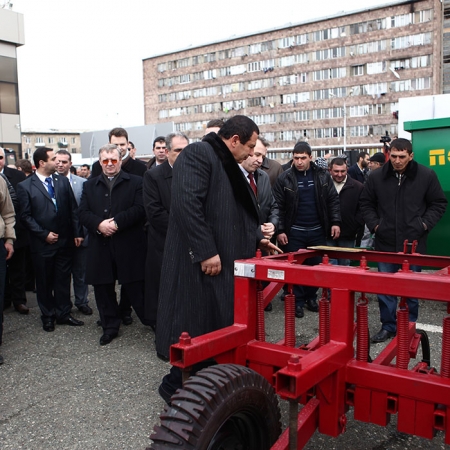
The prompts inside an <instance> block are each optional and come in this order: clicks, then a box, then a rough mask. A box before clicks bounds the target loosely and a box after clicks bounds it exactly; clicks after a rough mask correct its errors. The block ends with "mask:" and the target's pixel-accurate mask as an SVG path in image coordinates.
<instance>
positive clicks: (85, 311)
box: [77, 304, 92, 316]
mask: <svg viewBox="0 0 450 450" xmlns="http://www.w3.org/2000/svg"><path fill="white" fill-rule="evenodd" d="M77 308H78V311H80V313H82V314H84V315H85V316H90V315H91V314H92V308H91V307H90V306H89V305H88V304H86V305H81V306H77Z"/></svg>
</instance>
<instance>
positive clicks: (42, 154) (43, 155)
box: [33, 147, 53, 169]
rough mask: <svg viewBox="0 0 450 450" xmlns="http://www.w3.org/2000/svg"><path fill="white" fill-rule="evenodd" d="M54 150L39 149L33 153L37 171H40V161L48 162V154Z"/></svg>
mask: <svg viewBox="0 0 450 450" xmlns="http://www.w3.org/2000/svg"><path fill="white" fill-rule="evenodd" d="M52 151H53V149H52V148H48V147H39V148H37V149H36V150H35V151H34V153H33V162H34V166H35V167H36V169H39V161H44V162H47V161H48V152H52Z"/></svg>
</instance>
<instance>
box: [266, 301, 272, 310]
mask: <svg viewBox="0 0 450 450" xmlns="http://www.w3.org/2000/svg"><path fill="white" fill-rule="evenodd" d="M272 309H273V307H272V302H270V303H269V304H268V305H267V306H266V307H265V308H264V311H272Z"/></svg>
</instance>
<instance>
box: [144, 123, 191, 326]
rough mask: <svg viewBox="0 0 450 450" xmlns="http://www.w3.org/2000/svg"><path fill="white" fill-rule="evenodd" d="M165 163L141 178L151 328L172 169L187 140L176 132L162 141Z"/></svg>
mask: <svg viewBox="0 0 450 450" xmlns="http://www.w3.org/2000/svg"><path fill="white" fill-rule="evenodd" d="M165 142H166V145H167V159H166V160H165V161H164V162H163V163H162V164H160V165H158V166H156V167H154V168H153V169H152V170H147V172H146V173H145V175H144V207H145V213H146V215H147V224H148V226H147V244H148V246H147V258H146V261H145V274H146V277H145V318H146V320H147V322H148V324H149V325H150V326H151V327H152V328H155V326H156V318H157V310H158V295H159V281H160V277H161V266H162V260H163V252H164V244H165V242H166V234H167V227H168V226H169V212H170V197H171V194H172V167H173V165H174V163H175V160H176V159H177V157H178V155H179V154H180V152H181V151H182V150H183V149H184V147H186V146H187V145H188V144H189V138H188V137H187V136H186V135H185V134H183V133H180V132H176V133H170V134H169V135H168V136H167V137H166V140H165Z"/></svg>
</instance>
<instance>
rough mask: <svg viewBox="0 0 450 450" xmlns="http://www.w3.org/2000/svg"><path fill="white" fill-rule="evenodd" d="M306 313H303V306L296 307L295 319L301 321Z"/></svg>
mask: <svg viewBox="0 0 450 450" xmlns="http://www.w3.org/2000/svg"><path fill="white" fill-rule="evenodd" d="M304 315H305V313H304V312H303V306H296V307H295V317H297V318H298V319H301V318H302V317H303V316H304Z"/></svg>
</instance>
